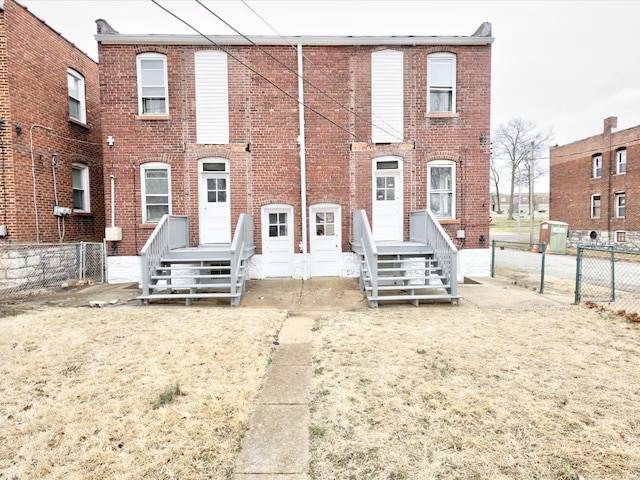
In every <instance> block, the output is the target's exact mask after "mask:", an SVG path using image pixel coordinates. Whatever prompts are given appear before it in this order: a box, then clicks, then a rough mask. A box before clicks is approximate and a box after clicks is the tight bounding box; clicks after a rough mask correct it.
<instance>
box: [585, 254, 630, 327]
mask: <svg viewBox="0 0 640 480" xmlns="http://www.w3.org/2000/svg"><path fill="white" fill-rule="evenodd" d="M575 302H576V303H581V302H585V303H586V302H591V303H609V304H610V305H609V306H608V307H604V306H603V307H604V308H607V309H609V310H614V311H615V312H616V313H618V314H620V315H623V316H627V317H632V318H631V319H632V320H635V321H638V315H640V253H639V252H629V251H621V250H616V248H615V247H613V246H586V245H579V246H578V249H577V274H576V298H575Z"/></svg>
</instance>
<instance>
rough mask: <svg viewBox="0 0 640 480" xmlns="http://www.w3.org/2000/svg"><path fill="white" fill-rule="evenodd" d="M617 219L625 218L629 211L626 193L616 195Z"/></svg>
mask: <svg viewBox="0 0 640 480" xmlns="http://www.w3.org/2000/svg"><path fill="white" fill-rule="evenodd" d="M615 209H616V217H624V216H625V214H626V210H627V200H626V197H625V194H624V192H617V193H616V195H615Z"/></svg>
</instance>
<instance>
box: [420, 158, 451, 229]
mask: <svg viewBox="0 0 640 480" xmlns="http://www.w3.org/2000/svg"><path fill="white" fill-rule="evenodd" d="M455 172H456V168H455V163H454V162H451V161H444V160H442V161H436V162H431V163H429V167H428V173H427V177H428V178H427V181H428V184H429V188H428V192H427V193H428V199H429V209H430V210H431V212H433V214H434V215H435V216H436V217H437V218H455V214H456V195H455V185H456V180H455Z"/></svg>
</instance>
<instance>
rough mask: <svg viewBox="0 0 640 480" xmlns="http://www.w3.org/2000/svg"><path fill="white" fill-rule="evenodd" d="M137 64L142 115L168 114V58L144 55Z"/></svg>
mask: <svg viewBox="0 0 640 480" xmlns="http://www.w3.org/2000/svg"><path fill="white" fill-rule="evenodd" d="M137 62H138V111H139V112H140V115H166V114H168V113H169V101H168V94H167V90H168V87H167V86H168V81H167V57H166V56H165V55H162V54H160V53H142V54H140V55H138V57H137Z"/></svg>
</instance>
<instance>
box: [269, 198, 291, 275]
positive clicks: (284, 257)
mask: <svg viewBox="0 0 640 480" xmlns="http://www.w3.org/2000/svg"><path fill="white" fill-rule="evenodd" d="M283 213H284V214H286V222H285V223H281V222H280V220H281V217H280V214H283ZM270 214H278V219H277V221H278V224H277V225H272V224H270V220H269V217H270ZM261 219H262V221H261V223H262V262H263V267H264V272H265V277H292V276H293V266H294V246H293V245H294V231H293V207H292V206H291V205H285V204H271V205H264V206H263V207H262V216H261ZM283 227H284V229H283ZM271 228H276V229H275V230H274V231H271ZM283 233H286V234H285V235H283Z"/></svg>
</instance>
